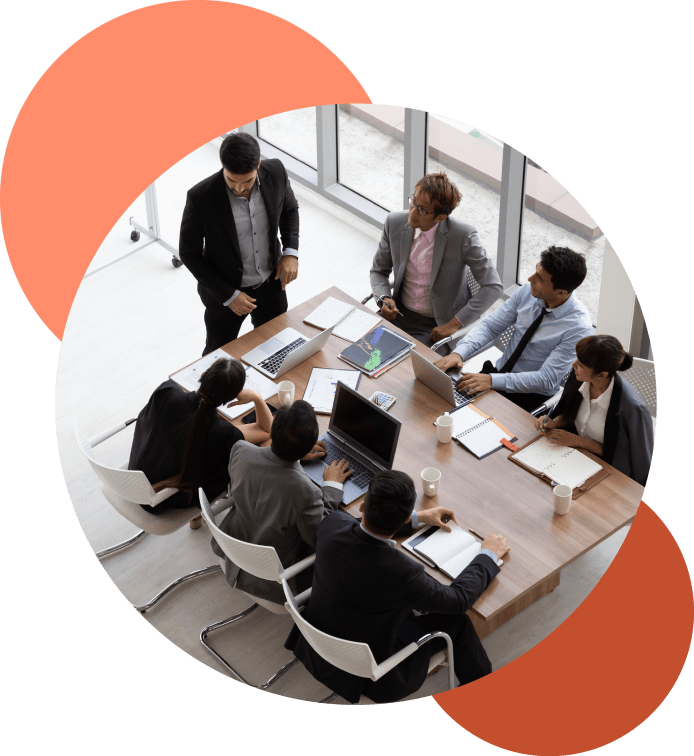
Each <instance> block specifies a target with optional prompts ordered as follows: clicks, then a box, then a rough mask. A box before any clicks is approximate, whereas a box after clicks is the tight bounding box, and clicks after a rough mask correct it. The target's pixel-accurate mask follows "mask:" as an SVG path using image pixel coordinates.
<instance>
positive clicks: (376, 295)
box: [374, 294, 405, 318]
mask: <svg viewBox="0 0 694 756" xmlns="http://www.w3.org/2000/svg"><path fill="white" fill-rule="evenodd" d="M374 298H375V299H376V301H377V302H378V304H379V305H381V307H383V305H385V306H386V307H387V308H388V309H389V310H392V309H393V307H392V305H389V304H388V302H386V301H385V299H383V298H381V297H379V296H378V294H374ZM397 314H398V315H400V317H401V318H404V317H405V316H404V315H403V314H402V313H401V312H400V310H398V312H397Z"/></svg>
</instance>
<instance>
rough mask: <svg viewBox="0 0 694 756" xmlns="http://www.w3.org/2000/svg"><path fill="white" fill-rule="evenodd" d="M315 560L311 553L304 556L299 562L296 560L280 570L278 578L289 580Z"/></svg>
mask: <svg viewBox="0 0 694 756" xmlns="http://www.w3.org/2000/svg"><path fill="white" fill-rule="evenodd" d="M315 561H316V555H315V554H311V556H309V557H306V559H302V560H301V561H300V562H297V563H296V564H292V565H291V566H290V567H287V569H286V570H284V571H283V572H282V574H281V575H280V580H281V579H282V578H284V579H285V580H289V579H290V578H293V577H294V576H295V575H298V574H299V573H300V572H302V571H303V570H305V569H306V568H307V567H310V566H311V565H312V564H313V563H314V562H315Z"/></svg>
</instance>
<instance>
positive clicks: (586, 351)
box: [576, 336, 634, 378]
mask: <svg viewBox="0 0 694 756" xmlns="http://www.w3.org/2000/svg"><path fill="white" fill-rule="evenodd" d="M576 357H578V359H579V360H580V362H581V363H583V364H584V365H585V366H586V367H587V368H590V369H591V370H592V371H593V372H594V373H607V375H608V376H609V377H610V378H612V376H613V375H614V374H615V373H616V372H617V371H618V370H620V371H621V370H629V368H630V367H631V366H632V364H633V362H634V358H633V357H632V356H631V355H630V354H629V352H625V351H624V348H623V347H622V345H621V344H620V343H619V341H618V340H617V339H615V337H614V336H586V337H585V338H583V339H581V340H580V341H579V342H578V344H576Z"/></svg>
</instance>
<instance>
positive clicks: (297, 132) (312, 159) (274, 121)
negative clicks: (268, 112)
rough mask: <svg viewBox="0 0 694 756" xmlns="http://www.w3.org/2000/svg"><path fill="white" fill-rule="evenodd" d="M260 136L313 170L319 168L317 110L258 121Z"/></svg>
mask: <svg viewBox="0 0 694 756" xmlns="http://www.w3.org/2000/svg"><path fill="white" fill-rule="evenodd" d="M258 136H259V137H260V138H261V139H263V140H265V141H266V142H269V143H270V144H272V145H274V146H275V147H277V148H279V149H280V150H283V151H284V152H288V153H289V154H290V155H293V156H294V157H295V158H296V159H297V160H300V161H301V162H302V163H306V165H309V166H311V168H317V167H318V159H317V149H316V109H315V108H302V109H301V110H289V111H287V112H286V113H278V114H277V115H274V116H268V117H267V118H263V119H262V120H261V121H258Z"/></svg>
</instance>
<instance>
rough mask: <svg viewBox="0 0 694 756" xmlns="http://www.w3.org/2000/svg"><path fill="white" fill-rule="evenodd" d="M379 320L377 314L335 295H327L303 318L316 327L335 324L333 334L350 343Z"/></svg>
mask: <svg viewBox="0 0 694 756" xmlns="http://www.w3.org/2000/svg"><path fill="white" fill-rule="evenodd" d="M380 322H381V318H380V317H379V316H378V315H374V314H373V313H370V312H365V311H364V310H360V309H358V308H357V307H355V306H354V305H351V304H349V302H343V301H341V300H340V299H335V297H328V298H327V299H326V300H325V302H323V303H322V304H321V305H319V306H318V307H317V308H316V309H315V310H314V311H313V312H312V313H311V314H310V315H307V316H306V317H305V318H304V323H308V324H309V325H312V326H316V328H322V329H324V330H325V329H326V328H330V327H331V326H335V329H334V330H333V336H338V337H339V338H341V339H344V340H345V341H351V342H352V343H354V342H355V341H358V340H359V339H360V338H361V337H362V336H363V335H364V334H366V333H368V332H369V331H370V330H372V329H373V328H374V327H375V326H376V325H377V324H378V323H380Z"/></svg>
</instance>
